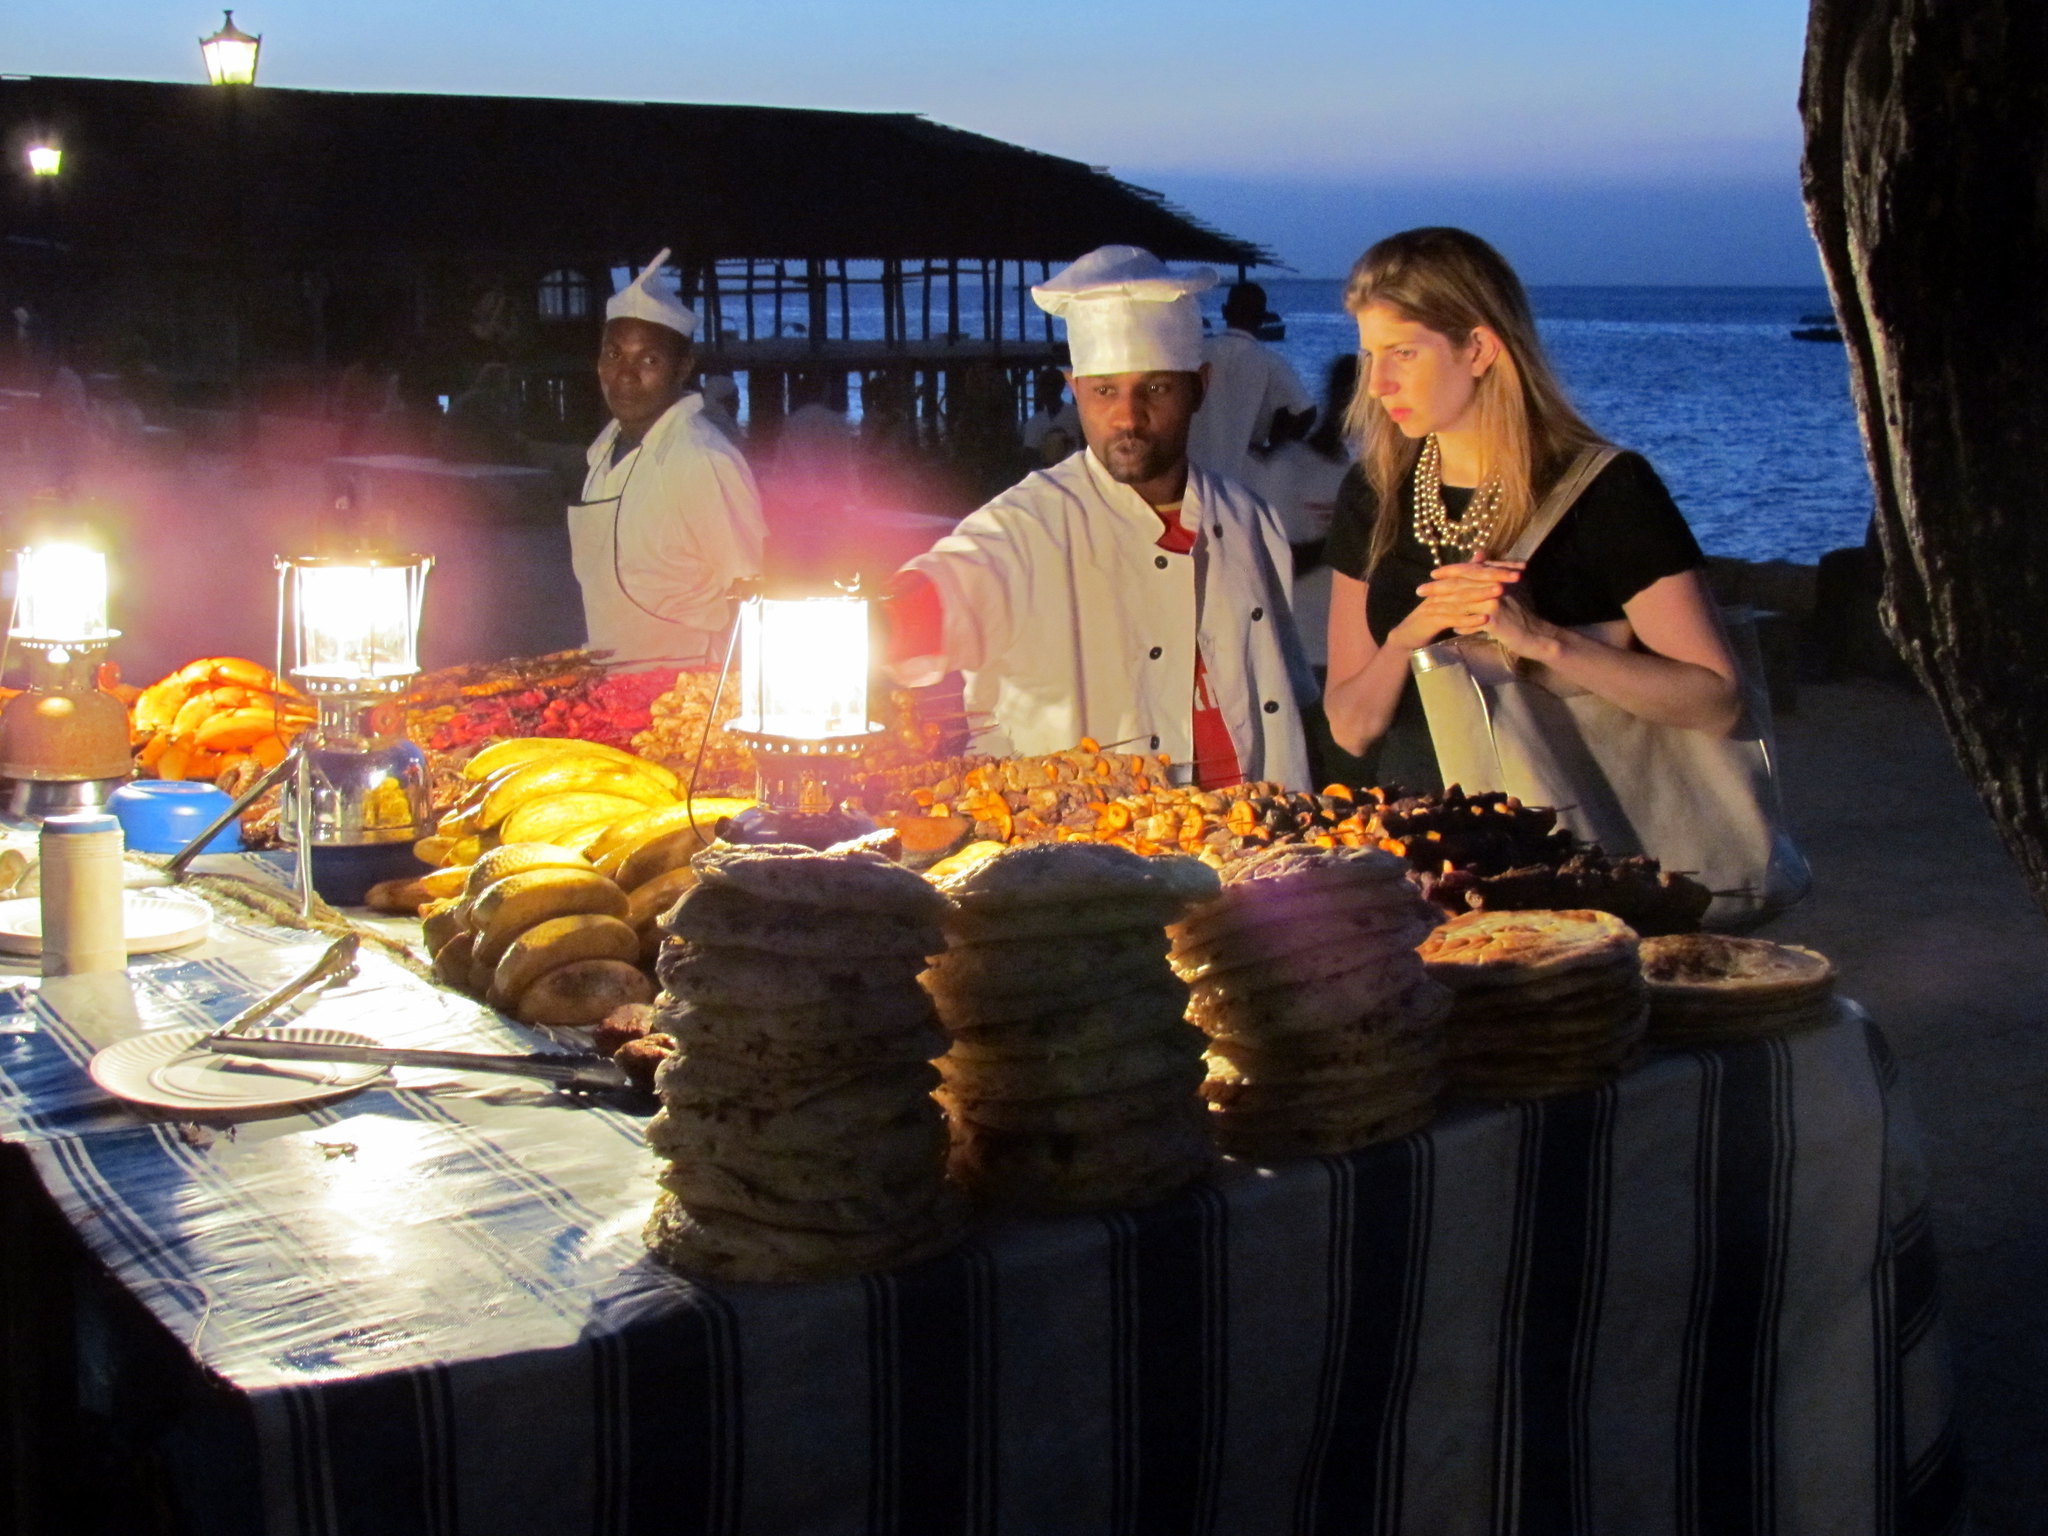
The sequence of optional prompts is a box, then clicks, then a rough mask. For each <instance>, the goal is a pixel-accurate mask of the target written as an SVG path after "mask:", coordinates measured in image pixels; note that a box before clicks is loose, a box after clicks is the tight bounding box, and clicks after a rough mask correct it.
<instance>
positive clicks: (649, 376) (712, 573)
mask: <svg viewBox="0 0 2048 1536" xmlns="http://www.w3.org/2000/svg"><path fill="white" fill-rule="evenodd" d="M668 255H669V253H668V252H667V251H663V252H662V253H661V254H660V255H659V256H657V257H655V258H654V260H653V261H651V262H649V263H648V265H647V269H646V270H645V271H644V272H642V273H641V274H640V275H639V276H638V277H636V278H634V279H633V281H632V282H630V283H628V284H627V285H626V286H625V287H624V288H622V289H620V290H619V291H618V292H617V293H615V294H613V295H612V297H611V298H610V300H608V301H607V302H606V304H605V309H604V315H605V322H604V341H603V345H602V347H601V348H600V350H599V352H598V358H597V380H598V384H599V385H600V386H601V387H602V388H603V390H604V403H605V405H606V407H607V408H609V409H610V411H611V413H612V421H611V424H610V425H609V426H607V427H606V428H605V429H604V430H603V431H602V432H600V433H598V435H597V441H596V442H594V443H592V444H591V445H590V452H589V454H588V455H587V456H586V457H587V458H588V461H589V465H590V468H589V471H588V473H587V474H586V475H585V476H584V481H583V499H582V500H581V501H580V502H577V503H575V504H574V505H572V506H571V507H570V508H569V552H570V557H571V560H572V562H573V564H574V566H575V571H576V580H577V583H578V584H579V585H580V586H581V587H582V588H583V622H584V626H585V628H586V630H587V631H588V633H589V643H590V645H591V646H592V647H594V648H602V649H604V650H608V651H611V652H612V653H613V656H614V657H615V658H616V659H617V660H620V661H636V662H651V661H660V662H663V663H668V664H674V665H677V666H695V665H702V664H704V663H706V662H711V661H715V660H717V659H719V658H720V657H721V656H722V655H723V654H724V644H725V631H726V627H727V624H728V622H729V620H730V605H729V604H728V603H727V601H726V592H727V590H728V589H729V588H730V587H731V586H732V584H733V582H734V581H735V580H737V579H739V578H741V577H747V576H757V575H759V574H760V571H761V545H762V541H763V538H764V536H765V529H764V526H763V524H762V521H761V497H760V493H759V492H758V491H757V490H756V489H755V486H754V476H753V473H752V471H750V470H749V469H748V468H747V461H746V460H745V459H744V458H742V457H741V455H740V452H739V450H738V449H737V448H735V447H734V446H733V445H732V443H731V441H730V440H729V439H728V438H727V437H726V436H725V435H724V434H723V433H721V432H720V431H718V429H717V428H716V427H714V426H713V425H711V424H710V423H709V422H708V421H707V420H706V419H705V417H704V397H703V396H702V395H699V394H694V393H688V394H686V393H685V392H684V385H685V384H686V383H687V382H688V381H689V378H690V374H691V371H692V370H693V369H694V368H695V366H696V356H695V353H694V351H693V349H692V347H691V341H690V338H691V337H692V336H694V335H695V334H696V330H697V317H696V316H695V315H694V314H692V313H691V312H690V311H689V310H688V309H686V308H685V307H684V306H683V304H682V303H681V301H680V300H678V299H677V298H676V296H675V294H673V293H672V292H669V291H668V290H667V288H666V287H665V286H660V285H658V284H659V277H660V273H661V265H662V263H663V262H665V261H667V260H668Z"/></svg>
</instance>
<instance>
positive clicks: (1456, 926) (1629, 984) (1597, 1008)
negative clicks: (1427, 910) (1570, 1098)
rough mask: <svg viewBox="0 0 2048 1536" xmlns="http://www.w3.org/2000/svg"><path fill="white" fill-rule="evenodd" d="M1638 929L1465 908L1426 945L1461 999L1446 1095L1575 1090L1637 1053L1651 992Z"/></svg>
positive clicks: (1432, 969) (1434, 970) (1594, 1083)
mask: <svg viewBox="0 0 2048 1536" xmlns="http://www.w3.org/2000/svg"><path fill="white" fill-rule="evenodd" d="M1638 942H1639V941H1638V940H1637V938H1636V934H1635V930H1634V929H1632V928H1630V927H1629V926H1628V925H1627V924H1626V923H1624V922H1622V921H1621V919H1620V918H1618V917H1613V916H1610V915H1609V914H1607V913H1605V912H1591V911H1565V912H1467V913H1465V914H1463V915H1462V916H1459V917H1454V918H1452V919H1451V920H1450V921H1449V922H1448V923H1446V924H1444V926H1443V927H1441V928H1439V929H1438V930H1437V931H1436V932H1435V933H1433V934H1431V935H1430V936H1429V938H1428V940H1427V941H1426V942H1425V943H1424V944H1423V946H1422V959H1423V962H1424V964H1425V965H1426V966H1427V967H1428V969H1429V974H1430V975H1431V976H1432V977H1433V978H1434V979H1436V980H1437V981H1440V982H1442V983H1443V984H1444V985H1445V986H1447V987H1449V988H1450V989H1451V991H1452V992H1453V993H1454V994H1455V995H1456V1000H1455V1001H1454V1002H1453V1004H1452V1005H1451V1016H1450V1019H1449V1021H1448V1023H1447V1024H1446V1025H1445V1035H1446V1040H1447V1049H1446V1054H1445V1058H1444V1059H1445V1067H1446V1070H1447V1072H1448V1075H1449V1077H1450V1086H1451V1091H1452V1092H1453V1093H1455V1094H1458V1095H1460V1096H1462V1097H1465V1098H1474V1099H1538V1098H1544V1097H1547V1096H1548V1095H1550V1094H1554V1093H1578V1092H1581V1091H1583V1090H1586V1089H1589V1088H1598V1087H1600V1086H1601V1085H1602V1084H1603V1083H1607V1082H1609V1081H1611V1080H1612V1079H1614V1078H1616V1077H1619V1076H1620V1075H1621V1074H1622V1073H1623V1072H1626V1071H1628V1070H1629V1069H1630V1068H1631V1067H1633V1066H1634V1065H1635V1064H1636V1062H1637V1061H1638V1060H1639V1059H1640V1058H1641V1056H1642V1053H1643V1032H1644V1029H1645V1027H1646V1024H1647V1020H1648V1013H1649V1009H1648V997H1647V993H1646V991H1645V988H1644V985H1643V976H1642V970H1641V967H1640V966H1639V965H1638V963H1637V959H1636V949H1637V944H1638Z"/></svg>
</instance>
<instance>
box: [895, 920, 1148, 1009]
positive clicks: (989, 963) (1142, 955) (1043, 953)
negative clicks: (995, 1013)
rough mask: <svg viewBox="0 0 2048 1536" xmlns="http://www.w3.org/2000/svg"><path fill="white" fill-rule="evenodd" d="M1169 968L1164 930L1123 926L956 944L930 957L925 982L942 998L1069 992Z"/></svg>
mask: <svg viewBox="0 0 2048 1536" xmlns="http://www.w3.org/2000/svg"><path fill="white" fill-rule="evenodd" d="M1167 970H1168V967H1167V965H1166V930H1165V929H1163V928H1125V929H1119V930H1112V931H1111V932H1108V933H1085V934H1072V935H1069V936H1068V937H1066V938H1064V939H1023V940H1019V941H1017V942H1014V943H986V942H984V943H975V944H958V945H955V946H954V947H953V948H951V949H948V950H947V951H945V953H943V954H938V955H934V956H932V957H931V964H930V967H929V969H928V970H926V972H925V974H924V982H925V985H926V986H927V987H928V988H930V990H931V991H932V992H933V993H934V994H935V995H938V996H941V997H944V996H946V995H947V994H949V993H972V994H974V995H975V996H978V997H1010V996H1016V995H1019V994H1023V993H1071V992H1073V991H1075V990H1076V989H1077V988H1087V987H1090V986H1092V987H1093V989H1094V991H1095V992H1096V993H1097V994H1098V995H1099V994H1100V993H1101V992H1102V991H1103V990H1104V989H1105V988H1107V987H1109V986H1111V985H1114V984H1116V983H1117V982H1119V981H1122V980H1127V979H1136V978H1143V977H1147V976H1152V975H1164V974H1166V973H1167Z"/></svg>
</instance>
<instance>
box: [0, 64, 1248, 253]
mask: <svg viewBox="0 0 2048 1536" xmlns="http://www.w3.org/2000/svg"><path fill="white" fill-rule="evenodd" d="M33 137H40V138H43V139H45V140H53V141H54V142H56V143H58V144H59V145H60V146H61V147H62V149H63V151H64V160H63V169H62V172H61V174H60V175H58V176H56V177H49V178H33V177H29V176H27V175H25V174H20V173H19V172H20V167H21V165H22V157H23V155H24V153H25V146H26V143H27V142H28V141H29V140H30V139H31V138H33ZM0 139H4V142H5V143H6V145H7V153H8V159H9V161H10V167H9V169H10V172H11V174H8V175H6V176H4V177H0V186H4V188H5V191H4V192H0V198H4V200H5V201H4V203H0V207H4V208H5V211H6V215H7V219H6V222H7V225H8V227H9V229H10V231H13V232H22V231H27V232H28V234H27V235H26V238H29V239H32V240H33V239H37V238H47V239H51V240H56V241H59V242H61V243H62V244H63V245H64V246H65V247H67V248H69V249H71V250H74V251H78V252H80V253H81V254H88V255H104V256H109V257H112V256H117V255H126V256H130V257H136V256H140V257H146V258H156V259H169V260H174V261H175V260H181V259H184V260H196V261H209V260H217V259H219V258H220V257H221V255H222V254H223V252H224V251H225V249H226V248H227V246H228V245H229V243H230V242H232V240H233V239H234V234H233V232H234V230H235V229H236V227H237V221H238V220H239V221H240V226H241V227H242V228H243V230H244V231H245V239H246V246H245V249H246V251H247V253H248V254H249V255H250V256H252V257H255V258H258V259H264V258H268V259H270V260H273V261H276V262H279V263H288V264H292V265H302V264H320V263H324V262H327V261H336V260H344V261H345V260H351V259H357V260H361V259H369V260H399V261H406V260H410V261H419V260H428V261H431V260H435V259H441V258H446V259H451V260H462V261H474V260H477V259H479V258H485V259H495V260H503V261H515V262H534V261H539V262H557V261H560V262H580V263H586V264H603V265H610V264H615V263H623V262H633V263H636V264H637V263H638V262H639V261H643V260H645V259H646V257H647V256H648V255H650V254H652V252H653V251H654V250H656V249H658V248H659V247H661V246H664V245H668V246H672V247H673V248H674V249H675V251H676V259H677V260H678V261H680V262H684V263H691V264H702V263H705V262H710V261H717V260H731V259H738V258H771V259H772V258H783V257H787V258H810V257H822V258H836V259H848V260H861V259H910V258H927V259H928V258H939V259H960V260H1019V261H1050V262H1059V261H1065V260H1069V259H1071V258H1072V257H1074V256H1076V255H1078V254H1080V253H1081V252H1082V251H1085V250H1088V249H1091V248H1093V247H1095V246H1097V245H1103V244H1108V243H1112V242H1121V243H1129V244H1134V245H1143V246H1146V247H1147V248H1149V249H1151V250H1153V251H1155V252H1156V253H1158V254H1159V255H1161V256H1163V257H1166V258H1168V259H1171V260H1176V261H1209V262H1218V263H1227V264H1240V263H1241V264H1246V265H1257V264H1270V263H1273V262H1274V260H1275V258H1274V257H1273V256H1272V255H1271V253H1269V252H1268V251H1266V250H1264V249H1263V248H1261V247H1259V246H1257V245H1255V244H1253V243H1251V242H1249V241H1246V240H1241V239H1237V238H1235V237H1233V236H1230V235H1227V234H1224V233H1222V232H1221V231H1219V230H1216V229H1213V228H1211V227H1210V226H1208V225H1206V224H1204V223H1202V222H1201V221H1200V220H1198V219H1196V218H1194V217H1193V216H1192V215H1190V214H1188V213H1186V212H1184V211H1183V210H1181V209H1179V208H1176V207H1175V206H1174V205H1173V204H1171V203H1169V202H1168V201H1166V199H1164V198H1163V197H1161V196H1159V195H1158V194H1157V193H1153V192H1148V191H1146V190H1145V189H1143V188H1140V187H1135V186H1132V185H1130V184H1129V183H1126V182H1124V181H1121V180H1119V179H1117V178H1116V177H1114V176H1112V175H1110V174H1109V173H1108V172H1107V171H1104V170H1102V169H1099V168H1095V167H1090V166H1087V165H1083V164H1081V163H1080V162H1078V161H1073V160H1066V159H1062V158H1060V157H1058V156H1056V155H1048V154H1041V153H1038V152H1037V151H1034V150H1030V149H1025V148H1021V147H1019V146H1017V145H1014V144H1007V143H1003V142H1002V141H1000V140H997V139H991V138H987V137H984V136H982V135H980V134H975V133H969V132H965V131H963V130H961V129H957V128H949V127H945V126H943V125H941V124H938V123H934V122H931V121H929V120H928V119H926V118H923V117H920V116H917V115H915V114H912V113H895V112H841V111H820V110H812V109H807V108H791V107H762V106H728V105H712V104H686V103H672V102H617V101H575V100H559V99H549V98H536V97H515V96H444V95H415V94H398V93H390V92H350V91H309V90H295V89H284V88H278V87H272V86H256V87H253V88H244V89H239V90H220V89H217V88H214V87H211V86H207V85H184V84H164V83H157V82H148V81H128V80H93V79H76V78H60V77H48V76H36V77H22V76H15V77H9V78H5V79H0ZM236 166H239V167H240V170H241V173H240V176H239V179H238V178H237V177H236V176H234V175H232V174H230V172H231V170H232V168H234V167H236ZM237 186H239V192H237V190H236V189H237ZM16 237H17V238H23V236H21V235H20V234H19V233H17V236H16Z"/></svg>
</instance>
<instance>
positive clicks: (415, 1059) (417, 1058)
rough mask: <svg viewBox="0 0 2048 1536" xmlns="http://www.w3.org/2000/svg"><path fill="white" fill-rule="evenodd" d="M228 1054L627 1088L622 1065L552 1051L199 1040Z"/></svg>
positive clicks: (572, 1087)
mask: <svg viewBox="0 0 2048 1536" xmlns="http://www.w3.org/2000/svg"><path fill="white" fill-rule="evenodd" d="M199 1043H200V1044H201V1045H202V1046H204V1047H205V1048H206V1049H207V1050H209V1051H219V1052H221V1053H223V1054H224V1055H228V1056H253V1057H256V1058H258V1059H259V1060H277V1061H348V1062H358V1063H361V1064H362V1065H364V1066H371V1067H442V1068H445V1069H447V1070H449V1071H454V1072H496V1073H505V1074H509V1075H511V1076H514V1077H537V1078H539V1079H541V1081H543V1082H548V1083H553V1084H554V1085H555V1086H556V1087H558V1088H563V1089H567V1090H568V1091H569V1092H571V1093H610V1092H614V1091H616V1090H618V1089H621V1088H626V1087H629V1086H631V1085H630V1084H629V1083H628V1082H627V1080H626V1071H625V1068H623V1067H621V1066H620V1065H619V1064H618V1063H617V1062H615V1061H611V1060H608V1059H607V1058H605V1057H603V1056H592V1055H584V1054H582V1053H581V1052H577V1053H573V1054H572V1053H569V1052H551V1053H540V1054H536V1055H531V1056H487V1055H482V1054H480V1053H478V1052H475V1051H418V1050H405V1049H401V1048H400V1047H398V1046H392V1045H328V1044H325V1043H323V1042H321V1041H317V1040H292V1039H287V1038H283V1037H280V1036H278V1035H233V1036H231V1035H228V1034H226V1033H225V1032H223V1033H221V1034H218V1035H208V1036H206V1037H205V1038H204V1039H202V1040H201V1041H200V1042H199Z"/></svg>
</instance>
